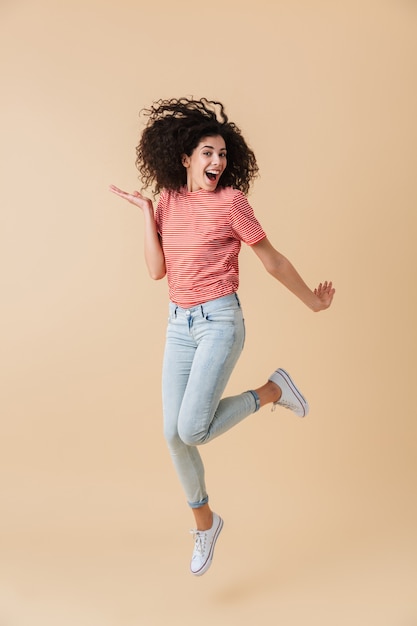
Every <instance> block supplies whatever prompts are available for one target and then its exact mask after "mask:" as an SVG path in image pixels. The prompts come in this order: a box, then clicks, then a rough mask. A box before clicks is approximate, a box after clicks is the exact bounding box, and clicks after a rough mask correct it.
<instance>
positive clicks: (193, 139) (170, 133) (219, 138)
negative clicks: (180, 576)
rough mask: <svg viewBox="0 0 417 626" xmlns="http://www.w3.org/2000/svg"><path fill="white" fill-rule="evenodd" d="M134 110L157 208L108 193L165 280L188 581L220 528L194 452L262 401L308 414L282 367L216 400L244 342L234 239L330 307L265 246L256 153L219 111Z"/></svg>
mask: <svg viewBox="0 0 417 626" xmlns="http://www.w3.org/2000/svg"><path fill="white" fill-rule="evenodd" d="M144 113H145V115H146V116H147V117H148V121H147V124H146V126H145V129H144V131H143V134H142V136H141V139H140V142H139V145H138V146H137V149H136V151H137V160H136V165H137V167H138V170H139V172H140V178H141V181H142V183H143V187H142V190H144V189H151V188H153V193H154V196H156V195H157V194H160V197H159V201H158V205H157V208H156V211H154V208H153V203H152V201H151V200H150V199H148V198H146V197H145V196H143V195H142V194H141V193H140V192H139V191H134V192H132V193H128V192H126V191H122V190H121V189H119V188H117V187H115V186H113V185H112V186H111V187H110V190H111V191H112V192H113V193H115V194H117V195H118V196H120V197H121V198H124V199H126V200H128V201H129V202H131V203H132V204H134V205H136V206H137V207H139V208H140V209H141V210H142V212H143V216H144V220H145V224H144V226H145V242H144V250H145V260H146V263H147V267H148V270H149V274H150V276H151V278H153V279H155V280H159V279H161V278H163V277H164V276H165V275H167V279H168V288H169V297H170V303H169V321H168V328H167V334H166V346H165V353H164V363H163V382H162V388H163V412H164V434H165V438H166V441H167V443H168V447H169V450H170V453H171V457H172V460H173V463H174V466H175V468H176V470H177V473H178V476H179V479H180V481H181V483H182V486H183V488H184V491H185V495H186V498H187V501H188V504H189V506H190V507H191V509H192V511H193V513H194V517H195V523H196V530H194V531H192V532H193V534H194V540H195V541H194V551H193V556H192V559H191V572H192V573H193V574H195V575H197V576H198V575H201V574H204V573H205V572H206V571H207V569H208V568H209V567H210V564H211V562H212V558H213V552H214V547H215V544H216V541H217V538H218V536H219V534H220V531H221V529H222V526H223V520H222V519H221V517H220V516H219V515H217V514H216V513H214V512H212V510H211V509H210V506H209V502H208V494H207V491H206V485H205V480H204V467H203V464H202V460H201V456H200V454H199V450H198V446H200V445H202V444H205V443H208V442H209V441H211V440H212V439H214V437H217V436H219V435H221V434H222V433H224V432H226V431H227V430H229V429H230V428H232V427H233V426H235V425H236V424H237V423H238V422H240V421H241V420H243V419H244V418H246V417H247V416H248V415H250V414H252V413H254V412H256V411H258V410H259V409H260V408H261V407H262V406H264V405H265V404H268V403H273V405H280V406H282V407H284V408H288V409H290V410H292V411H293V412H294V413H295V414H296V415H298V416H300V417H304V416H305V415H307V412H308V403H307V401H306V400H305V398H304V396H303V395H302V393H301V392H300V390H299V389H298V388H297V386H296V384H295V383H294V381H293V380H292V378H291V377H290V375H289V374H288V372H286V371H285V370H283V369H281V368H279V369H277V370H276V371H275V372H274V373H273V374H272V375H271V376H270V377H269V378H268V380H267V381H266V382H265V384H264V385H262V386H261V387H259V388H257V389H251V390H249V391H245V392H243V393H241V394H239V395H237V396H233V397H227V398H222V395H223V392H224V390H225V387H226V384H227V382H228V380H229V377H230V375H231V373H232V371H233V368H234V366H235V364H236V362H237V360H238V358H239V356H240V354H241V352H242V349H243V344H244V338H245V329H244V321H243V314H242V308H241V303H240V300H239V297H238V295H237V289H238V285H239V268H238V255H239V251H240V247H241V242H242V241H243V242H245V243H246V244H248V245H249V246H251V248H252V249H253V251H254V252H255V254H256V255H257V256H258V257H259V259H260V260H261V262H262V263H263V265H264V266H265V269H266V270H267V271H268V272H269V273H270V274H272V276H274V277H275V278H276V279H277V280H278V281H280V282H281V283H282V284H283V285H284V286H285V287H287V288H288V289H289V290H290V291H291V292H292V293H293V294H294V295H295V296H297V297H298V298H299V299H300V300H301V301H302V302H303V303H304V304H305V305H307V306H308V307H309V308H310V309H311V310H312V311H321V310H323V309H327V308H328V307H329V306H330V304H331V302H332V299H333V295H334V288H333V286H332V283H331V282H324V283H320V284H319V285H318V287H317V288H315V289H314V290H311V289H310V288H309V287H308V286H307V285H306V284H305V282H304V281H303V279H302V278H301V277H300V275H299V274H298V272H297V271H296V270H295V268H294V267H293V265H292V264H291V263H290V262H289V261H288V259H286V258H285V257H284V256H283V255H282V254H280V253H279V252H278V251H277V250H276V249H275V248H274V247H273V246H272V244H271V243H270V241H269V239H268V238H267V236H266V234H265V232H264V231H263V229H262V227H261V225H260V223H259V222H258V220H257V219H256V217H255V215H254V212H253V209H252V208H251V206H250V205H249V203H248V201H247V199H246V194H247V192H248V190H249V187H250V184H251V183H252V181H253V179H254V178H255V177H256V175H257V173H258V167H257V163H256V159H255V155H254V153H253V152H252V150H251V149H250V148H249V147H248V145H247V144H246V142H245V140H244V138H243V137H242V134H241V132H240V130H239V128H238V127H237V126H236V125H235V124H234V123H232V122H230V121H229V120H228V117H227V115H226V113H225V110H224V107H223V105H222V104H221V103H218V102H214V101H208V100H206V99H201V100H194V99H189V98H181V99H178V100H177V99H171V100H159V101H158V102H155V103H154V104H153V105H152V106H151V107H150V108H149V109H145V110H144ZM273 408H275V406H273Z"/></svg>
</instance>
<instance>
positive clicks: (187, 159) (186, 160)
mask: <svg viewBox="0 0 417 626" xmlns="http://www.w3.org/2000/svg"><path fill="white" fill-rule="evenodd" d="M181 163H182V164H183V166H184V167H190V157H189V156H188V154H183V155H182V158H181Z"/></svg>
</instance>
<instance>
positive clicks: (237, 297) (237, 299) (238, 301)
mask: <svg viewBox="0 0 417 626" xmlns="http://www.w3.org/2000/svg"><path fill="white" fill-rule="evenodd" d="M235 298H236V302H237V303H238V306H239V308H240V300H239V296H238V295H237V293H236V291H235Z"/></svg>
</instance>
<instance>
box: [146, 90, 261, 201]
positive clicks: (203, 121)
mask: <svg viewBox="0 0 417 626" xmlns="http://www.w3.org/2000/svg"><path fill="white" fill-rule="evenodd" d="M141 114H142V115H144V116H145V117H148V118H149V119H148V121H147V123H146V126H145V129H144V131H143V133H142V136H141V138H140V141H139V144H138V145H137V147H136V167H137V168H138V170H139V174H140V176H139V178H140V180H141V181H142V184H143V189H147V188H152V185H153V189H152V191H153V193H154V194H155V195H156V194H158V193H159V192H160V191H161V189H164V188H165V189H171V190H173V191H179V190H180V189H181V187H184V186H185V185H186V182H187V175H186V170H185V168H184V166H183V164H182V157H183V155H184V154H186V155H188V156H191V153H192V152H193V150H194V149H195V148H196V147H197V146H198V144H199V142H200V140H201V139H202V138H203V137H213V136H216V135H220V136H221V137H222V138H223V139H224V141H225V143H226V148H227V167H226V169H225V171H224V172H223V174H222V176H221V179H220V181H219V185H218V186H219V187H233V188H235V189H239V190H240V191H242V192H243V193H245V194H246V193H248V191H249V188H250V185H251V183H252V181H253V179H254V178H256V176H257V175H258V169H259V168H258V165H257V163H256V158H255V155H254V153H253V152H252V150H251V149H250V148H249V146H248V145H247V144H246V141H245V140H244V138H243V137H242V134H241V131H240V129H239V128H238V127H237V126H236V124H234V123H233V122H229V120H228V117H227V115H226V113H225V110H224V106H223V104H221V102H216V101H214V100H207V99H206V98H201V99H200V100H194V99H192V98H179V99H176V98H172V99H169V100H158V101H156V102H154V103H153V104H152V106H151V107H149V108H147V109H142V111H141Z"/></svg>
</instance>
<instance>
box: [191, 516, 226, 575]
mask: <svg viewBox="0 0 417 626" xmlns="http://www.w3.org/2000/svg"><path fill="white" fill-rule="evenodd" d="M222 528H223V520H222V518H221V517H220V516H219V515H217V514H216V513H213V526H212V527H211V528H210V529H209V530H190V533H191V534H192V535H194V552H193V557H192V559H191V564H190V569H191V573H192V574H194V576H201V575H202V574H204V573H205V572H206V571H207V570H208V568H209V567H210V565H211V562H212V560H213V553H214V547H215V545H216V541H217V538H218V536H219V535H220V531H221V529H222Z"/></svg>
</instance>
